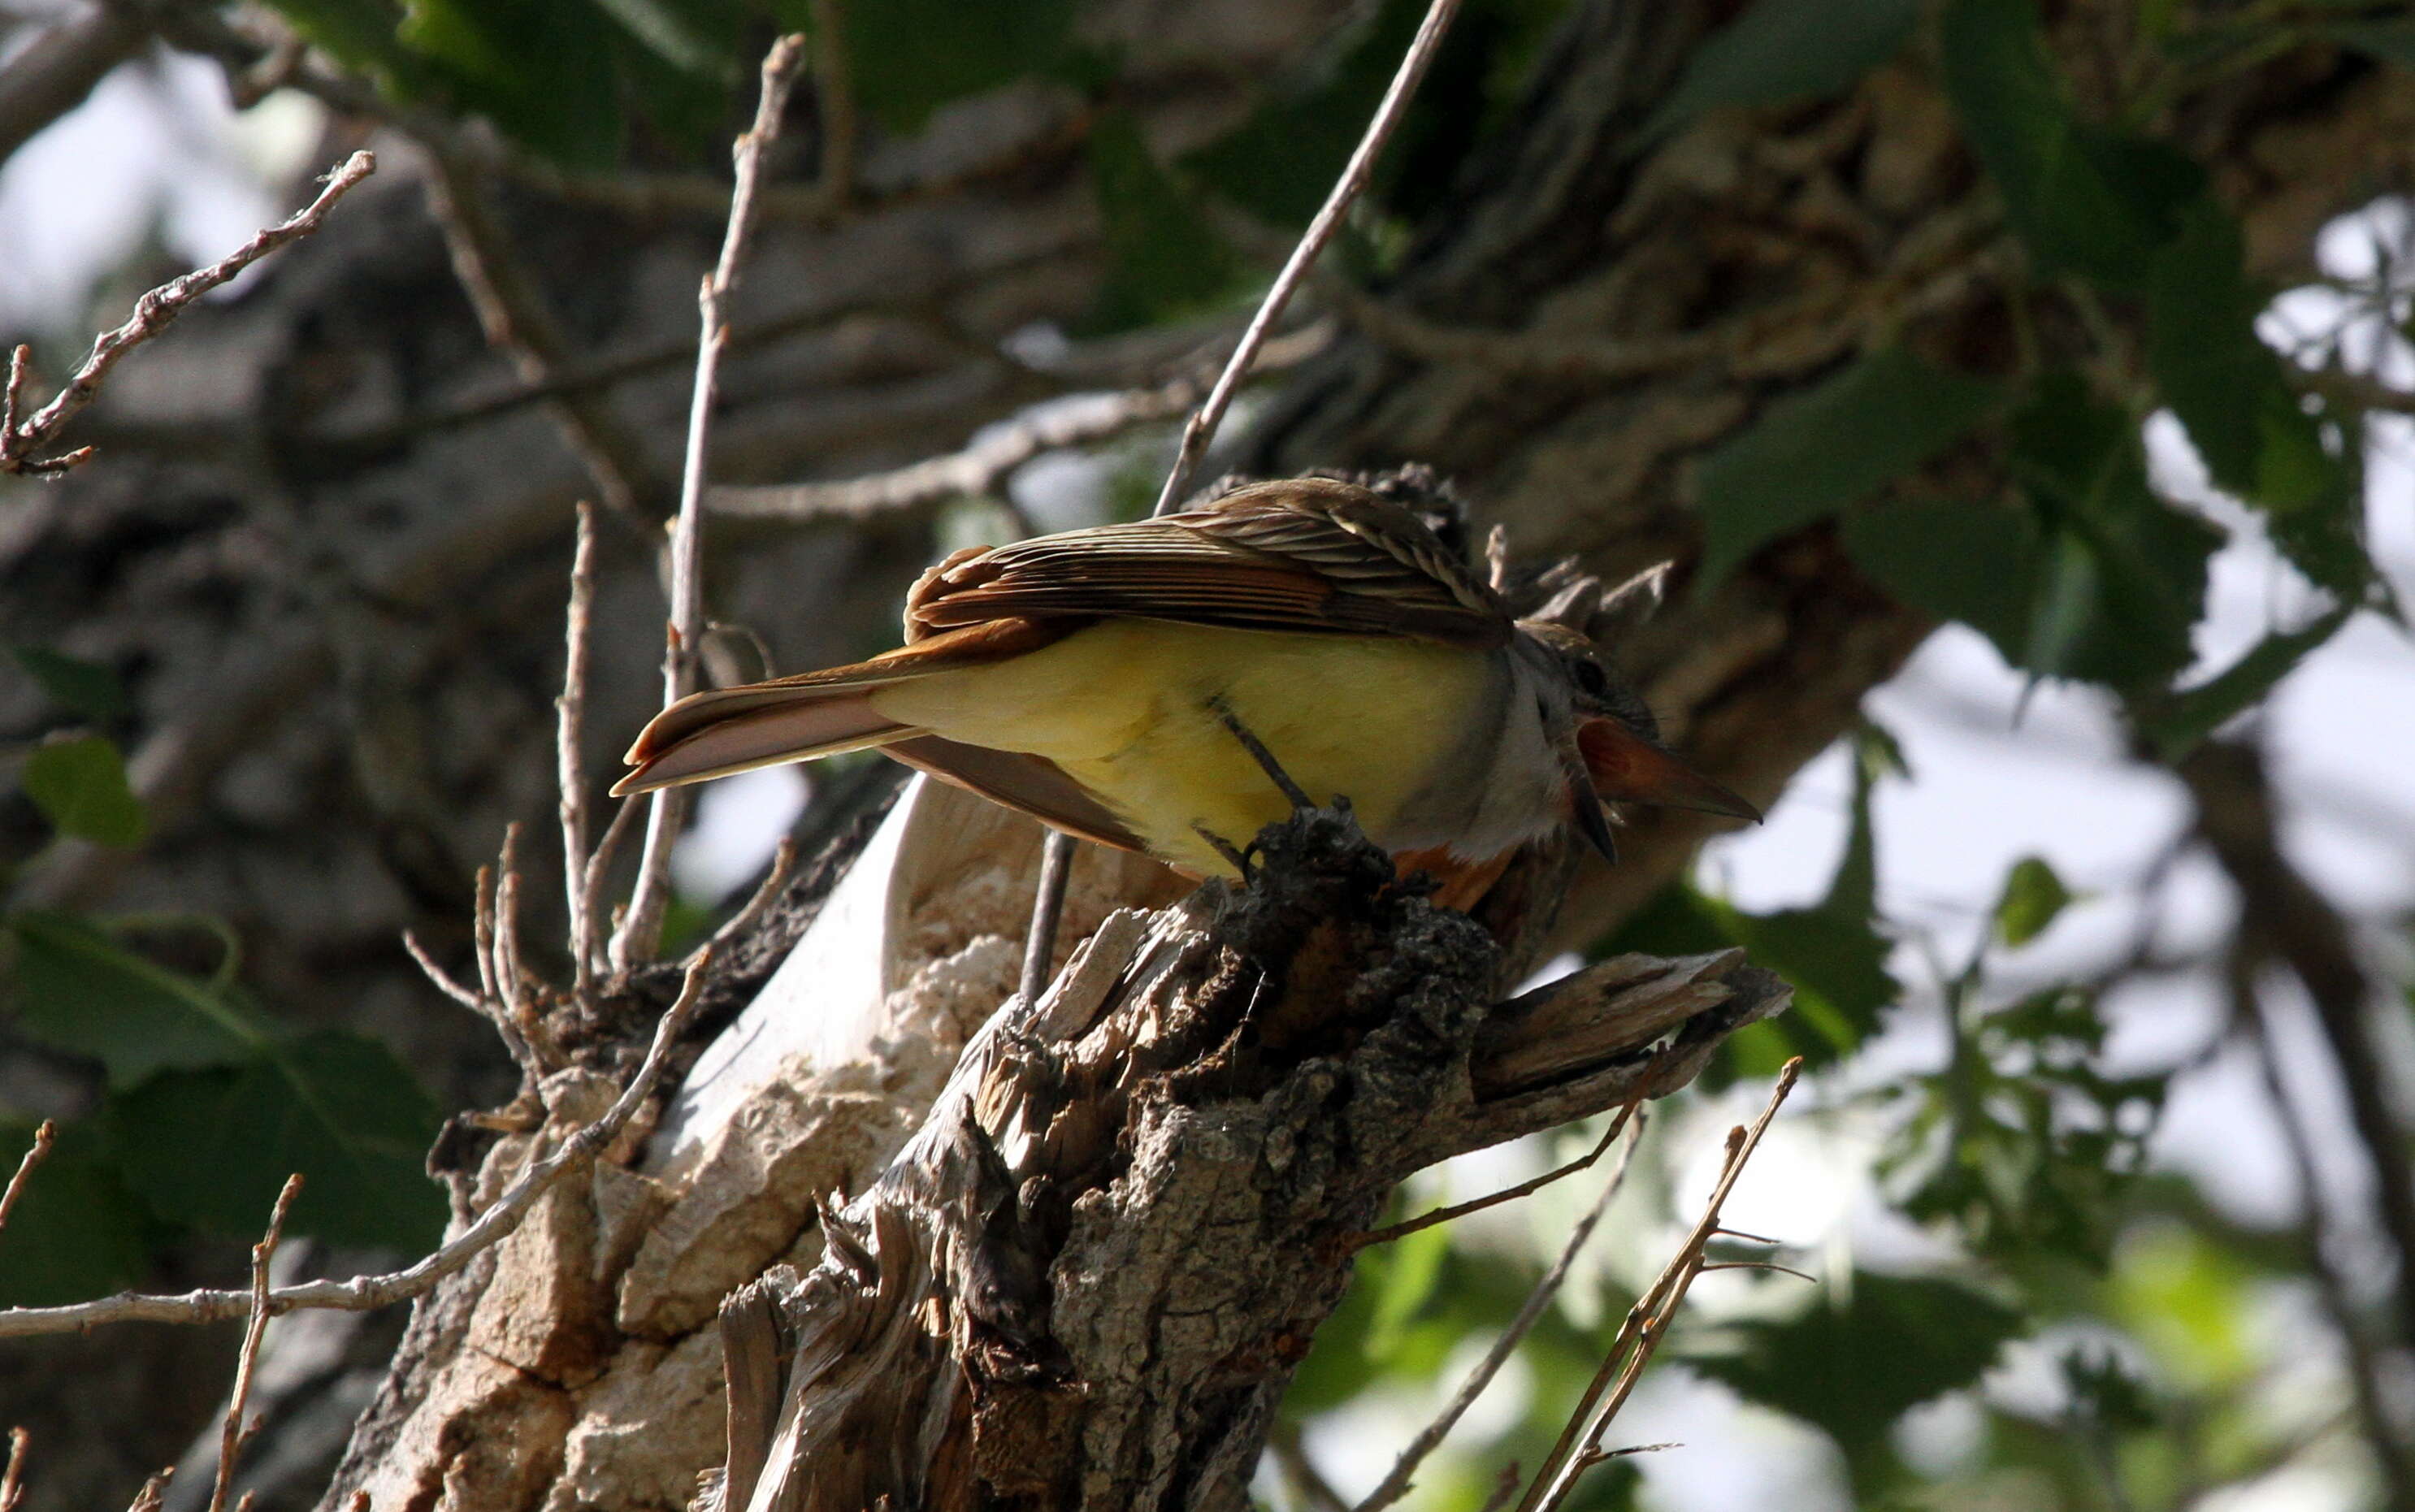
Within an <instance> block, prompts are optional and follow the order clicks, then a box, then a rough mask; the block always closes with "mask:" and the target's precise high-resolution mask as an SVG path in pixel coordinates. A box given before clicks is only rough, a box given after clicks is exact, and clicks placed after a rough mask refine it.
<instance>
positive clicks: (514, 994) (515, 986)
mask: <svg viewBox="0 0 2415 1512" xmlns="http://www.w3.org/2000/svg"><path fill="white" fill-rule="evenodd" d="M519 845H520V826H519V821H518V820H517V819H514V820H513V821H512V822H511V823H509V824H507V825H505V826H503V854H502V855H501V857H500V858H498V860H497V861H496V865H495V933H494V951H495V981H496V985H497V987H498V989H499V990H500V991H501V993H502V995H503V1009H504V1010H505V1011H506V1012H507V1013H509V1014H510V1015H511V1021H512V1027H513V1028H514V1029H516V1030H517V1031H518V1033H519V1037H520V1039H521V1040H523V1041H524V1042H525V1043H526V1044H527V1045H528V1047H529V1055H530V1058H531V1060H532V1061H533V1062H534V1063H535V1065H536V1066H537V1068H538V1070H539V1073H540V1074H541V1075H542V1074H544V1073H547V1072H550V1071H552V1070H554V1069H555V1068H556V1067H558V1066H560V1065H562V1052H561V1049H560V1047H559V1046H557V1045H556V1044H555V1043H554V1040H553V1035H552V1033H551V1032H550V1031H548V1030H547V1028H546V1026H545V1020H544V1017H543V1016H542V1015H541V1014H540V1013H539V1012H538V1010H537V993H538V990H539V983H538V982H537V981H536V979H535V976H534V974H533V973H532V972H531V971H530V970H529V969H528V966H527V964H526V962H525V960H524V958H523V957H522V956H521V954H520V864H519Z"/></svg>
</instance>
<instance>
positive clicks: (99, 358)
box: [0, 152, 377, 477]
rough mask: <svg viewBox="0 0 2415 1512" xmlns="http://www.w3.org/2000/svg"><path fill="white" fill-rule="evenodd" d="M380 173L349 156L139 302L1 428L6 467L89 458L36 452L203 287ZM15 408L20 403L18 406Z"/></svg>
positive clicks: (15, 370) (29, 468) (36, 470)
mask: <svg viewBox="0 0 2415 1512" xmlns="http://www.w3.org/2000/svg"><path fill="white" fill-rule="evenodd" d="M373 172H377V159H376V158H374V157H370V156H369V155H368V153H365V152H356V153H354V154H353V155H352V157H348V158H346V159H345V160H344V162H343V164H342V166H340V167H338V169H337V170H336V171H335V172H333V173H332V174H330V175H329V176H328V178H327V187H325V188H323V189H321V190H320V191H319V196H318V198H317V199H314V200H312V201H311V202H309V203H308V204H307V205H305V206H304V207H303V208H302V209H301V210H300V211H298V212H297V213H295V215H294V216H293V218H292V219H290V220H286V221H284V222H282V223H281V224H278V225H275V226H271V227H269V228H268V229H267V230H266V231H263V232H261V233H260V234H258V235H257V236H254V237H253V238H252V239H251V240H249V241H248V242H246V243H244V244H243V246H241V247H237V248H235V250H233V252H230V253H228V254H227V255H226V256H225V257H223V258H220V259H219V260H218V262H213V263H211V264H210V265H209V266H208V267H206V268H197V269H195V270H194V271H193V272H191V273H188V274H186V275H185V276H184V277H181V278H175V279H172V280H171V281H169V282H167V283H164V284H161V285H160V286H159V287H158V288H157V289H154V290H152V291H151V292H149V293H146V294H144V295H143V297H142V298H140V299H138V300H136V301H135V302H134V313H133V314H132V315H131V316H129V317H128V319H127V322H126V323H125V324H123V325H121V326H119V327H117V328H116V329H115V330H113V331H105V332H103V333H101V335H100V336H99V337H98V339H96V340H95V341H94V342H93V344H92V352H90V354H89V355H87V356H86V357H85V358H84V360H83V366H82V367H78V368H77V369H76V371H75V376H74V377H72V378H70V379H68V380H67V386H66V387H65V388H62V389H60V390H59V392H58V393H57V394H56V395H54V396H52V399H51V402H50V403H48V404H46V405H44V406H42V408H41V409H39V410H38V411H37V412H35V413H34V414H33V416H32V417H31V418H29V419H25V420H23V421H20V422H18V423H17V424H15V425H12V426H10V427H8V430H7V431H6V432H5V433H0V472H9V473H23V474H26V475H29V476H33V477H55V476H57V475H58V474H59V473H62V472H67V471H68V470H69V469H71V468H74V467H76V466H78V465H79V464H81V463H82V462H83V461H84V460H85V458H87V457H90V456H91V455H92V448H90V447H88V446H87V447H83V448H81V449H79V450H77V451H72V452H68V453H67V454H65V455H63V456H59V457H35V456H34V455H33V454H34V453H36V452H37V451H39V450H40V449H41V448H43V447H45V446H47V445H49V444H50V442H51V439H52V437H53V436H55V435H56V434H57V433H58V430H59V427H62V426H64V425H66V424H67V421H68V420H70V419H72V418H73V417H74V416H75V415H76V413H77V412H80V411H82V409H83V408H84V406H86V405H88V404H90V403H91V402H92V401H93V400H94V399H95V398H97V397H98V396H99V394H100V385H101V382H102V381H103V380H105V379H107V378H108V376H109V370H110V369H111V368H112V367H116V366H117V364H118V361H119V359H121V358H123V357H124V356H125V355H126V354H127V353H128V352H132V351H133V350H134V349H135V348H136V347H139V346H141V345H142V344H143V343H144V342H145V341H148V340H150V339H151V338H152V337H156V336H158V334H159V333H160V332H161V331H164V330H166V329H167V328H168V325H169V322H173V320H175V318H176V317H177V316H178V315H180V314H182V313H183V312H184V310H185V307H187V306H188V305H190V304H192V303H193V302H194V301H195V300H197V299H200V298H201V297H202V296H203V294H206V293H208V292H210V291H211V290H213V289H216V288H218V286H219V285H221V284H223V283H226V282H227V281H228V280H230V279H232V278H233V277H234V276H235V275H236V274H239V273H241V272H242V271H243V270H244V269H246V268H248V267H249V266H251V265H252V264H253V263H255V262H259V261H260V260H261V259H262V258H264V257H266V256H267V255H268V254H269V253H271V252H274V251H276V250H277V249H278V247H283V246H286V245H287V244H288V243H291V242H296V241H299V240H301V239H302V238H303V237H305V236H308V235H309V234H310V233H311V232H314V231H317V230H318V229H319V223H320V222H321V221H322V220H323V219H325V218H326V215H327V212H328V211H329V210H331V209H333V208H334V207H335V203H336V202H337V201H338V200H340V199H342V198H343V197H344V196H345V195H347V194H349V193H351V192H352V190H353V187H354V186H356V185H358V184H359V183H360V182H361V180H363V179H365V178H367V177H368V176H369V175H370V174H371V173H373ZM24 361H25V349H24V348H23V347H19V348H18V349H17V350H16V352H15V354H14V356H13V357H12V358H11V361H10V367H9V374H8V394H9V397H10V398H11V399H12V400H13V399H14V398H15V397H16V395H17V394H18V392H19V391H20V389H21V387H22V385H23V382H24V378H23V367H24ZM10 408H11V409H14V408H15V406H14V404H13V403H12V404H11V406H10Z"/></svg>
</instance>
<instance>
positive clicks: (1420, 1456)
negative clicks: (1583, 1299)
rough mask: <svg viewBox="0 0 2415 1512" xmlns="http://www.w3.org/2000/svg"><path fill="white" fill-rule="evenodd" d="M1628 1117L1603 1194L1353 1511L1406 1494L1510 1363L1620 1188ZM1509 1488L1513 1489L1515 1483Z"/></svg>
mask: <svg viewBox="0 0 2415 1512" xmlns="http://www.w3.org/2000/svg"><path fill="white" fill-rule="evenodd" d="M1630 1113H1636V1107H1635V1104H1634V1103H1631V1102H1630V1103H1628V1104H1627V1106H1625V1107H1623V1108H1621V1109H1619V1110H1618V1116H1617V1118H1615V1119H1614V1120H1613V1122H1612V1123H1611V1126H1610V1134H1609V1135H1608V1136H1607V1137H1606V1138H1605V1140H1604V1141H1603V1145H1597V1146H1596V1147H1595V1149H1594V1153H1593V1155H1592V1156H1587V1157H1586V1158H1585V1160H1584V1162H1583V1163H1585V1164H1590V1163H1591V1162H1592V1160H1593V1159H1594V1157H1595V1156H1598V1155H1599V1154H1600V1153H1601V1151H1602V1148H1603V1147H1604V1146H1606V1145H1607V1144H1608V1142H1609V1140H1610V1139H1614V1138H1616V1137H1617V1136H1618V1133H1619V1131H1620V1130H1623V1129H1625V1128H1626V1127H1627V1125H1628V1122H1629V1121H1630V1120H1629V1119H1628V1115H1629V1114H1630ZM1632 1121H1633V1123H1634V1125H1635V1137H1634V1138H1633V1139H1630V1140H1628V1142H1627V1144H1626V1145H1624V1146H1623V1147H1622V1148H1621V1149H1620V1150H1619V1152H1618V1163H1617V1165H1616V1166H1614V1167H1613V1169H1612V1171H1611V1173H1610V1179H1609V1180H1608V1181H1606V1182H1604V1183H1602V1188H1601V1195H1600V1196H1598V1197H1597V1198H1595V1199H1594V1203H1593V1205H1592V1206H1591V1207H1589V1208H1587V1209H1586V1210H1585V1215H1584V1216H1583V1218H1581V1219H1579V1220H1577V1223H1576V1227H1574V1228H1572V1229H1570V1230H1569V1231H1568V1243H1566V1244H1565V1245H1563V1246H1561V1247H1560V1254H1559V1258H1558V1259H1557V1260H1554V1261H1553V1262H1552V1268H1551V1269H1549V1270H1547V1271H1545V1272H1544V1273H1543V1277H1542V1280H1538V1281H1537V1282H1536V1283H1535V1289H1534V1290H1533V1291H1531V1292H1529V1293H1527V1294H1526V1300H1525V1302H1524V1303H1523V1305H1522V1306H1520V1308H1519V1309H1518V1315H1517V1316H1516V1317H1514V1318H1512V1319H1510V1320H1509V1326H1508V1327H1507V1328H1505V1329H1503V1330H1502V1333H1501V1337H1500V1338H1498V1339H1496V1340H1493V1347H1492V1348H1491V1349H1490V1350H1488V1351H1486V1352H1485V1355H1484V1358H1483V1359H1482V1360H1481V1361H1479V1362H1478V1365H1477V1367H1476V1369H1475V1370H1470V1371H1469V1372H1468V1374H1467V1379H1466V1380H1464V1381H1463V1382H1461V1383H1460V1384H1459V1390H1458V1392H1457V1393H1456V1394H1455V1395H1454V1396H1452V1398H1451V1399H1450V1401H1449V1403H1448V1405H1446V1406H1445V1407H1444V1408H1443V1410H1442V1411H1441V1412H1440V1413H1438V1414H1436V1415H1434V1419H1433V1421H1432V1422H1430V1423H1428V1424H1427V1425H1426V1426H1425V1427H1424V1428H1421V1429H1419V1430H1418V1435H1417V1437H1415V1438H1413V1439H1411V1440H1410V1441H1409V1443H1408V1446H1407V1447H1406V1448H1404V1449H1403V1450H1402V1451H1401V1456H1400V1458H1399V1459H1398V1460H1394V1461H1393V1463H1392V1469H1391V1472H1390V1473H1389V1474H1388V1475H1385V1477H1384V1479H1383V1481H1382V1483H1381V1484H1380V1485H1378V1486H1377V1487H1376V1488H1375V1489H1374V1490H1372V1491H1369V1492H1368V1493H1367V1499H1366V1500H1365V1501H1363V1502H1360V1503H1359V1504H1358V1505H1357V1507H1356V1508H1354V1509H1353V1512H1383V1509H1384V1508H1385V1507H1388V1506H1390V1505H1392V1504H1393V1503H1395V1502H1397V1501H1399V1500H1400V1499H1401V1498H1402V1497H1403V1496H1406V1495H1407V1494H1409V1488H1410V1486H1411V1484H1412V1478H1413V1477H1414V1476H1415V1475H1417V1472H1418V1466H1419V1465H1421V1464H1423V1463H1425V1460H1426V1457H1427V1456H1428V1455H1430V1454H1432V1453H1433V1452H1434V1450H1436V1449H1437V1448H1440V1447H1441V1446H1442V1441H1443V1439H1444V1438H1445V1437H1446V1436H1447V1435H1448V1433H1449V1432H1450V1430H1451V1429H1452V1427H1453V1426H1454V1425H1456V1424H1457V1423H1458V1422H1459V1420H1460V1418H1462V1417H1463V1416H1464V1415H1466V1413H1467V1410H1468V1409H1469V1408H1470V1407H1473V1406H1475V1405H1476V1399H1477V1398H1478V1397H1480V1396H1482V1395H1484V1388H1485V1387H1486V1386H1489V1385H1492V1384H1493V1377H1494V1376H1496V1375H1499V1374H1500V1373H1501V1368H1502V1367H1503V1366H1505V1365H1507V1364H1508V1363H1509V1356H1510V1355H1514V1354H1516V1353H1517V1351H1518V1346H1519V1344H1521V1343H1522V1342H1523V1341H1524V1340H1525V1338H1526V1335H1527V1334H1528V1333H1530V1332H1532V1331H1533V1330H1534V1327H1535V1325H1536V1324H1537V1323H1539V1322H1540V1321H1542V1316H1543V1310H1544V1309H1546V1308H1548V1307H1550V1306H1551V1305H1552V1299H1553V1297H1555V1296H1557V1295H1559V1293H1560V1288H1561V1287H1562V1286H1563V1285H1565V1284H1566V1283H1567V1281H1568V1271H1569V1270H1570V1269H1571V1268H1572V1267H1573V1266H1574V1265H1576V1259H1577V1255H1578V1253H1579V1252H1580V1251H1582V1250H1583V1249H1584V1247H1585V1241H1586V1240H1588V1239H1590V1238H1592V1237H1593V1231H1594V1227H1595V1225H1597V1224H1598V1223H1599V1222H1600V1221H1601V1216H1602V1214H1604V1213H1605V1212H1608V1211H1609V1210H1610V1204H1611V1200H1612V1199H1613V1198H1614V1197H1616V1196H1617V1195H1618V1189H1619V1188H1620V1187H1621V1186H1622V1185H1624V1184H1625V1183H1626V1180H1627V1167H1628V1161H1630V1160H1633V1159H1634V1158H1635V1146H1636V1145H1639V1144H1641V1143H1642V1142H1643V1115H1641V1114H1640V1113H1636V1116H1635V1117H1634V1119H1633V1120H1632ZM1562 1169H1563V1170H1573V1169H1576V1166H1575V1165H1574V1164H1571V1165H1570V1166H1567V1167H1563V1168H1562ZM1530 1190H1531V1189H1530ZM1510 1490H1511V1493H1512V1494H1515V1491H1516V1486H1515V1483H1514V1482H1513V1483H1512V1485H1511V1487H1510ZM1502 1500H1503V1502H1504V1503H1507V1501H1508V1497H1506V1496H1505V1497H1503V1498H1502Z"/></svg>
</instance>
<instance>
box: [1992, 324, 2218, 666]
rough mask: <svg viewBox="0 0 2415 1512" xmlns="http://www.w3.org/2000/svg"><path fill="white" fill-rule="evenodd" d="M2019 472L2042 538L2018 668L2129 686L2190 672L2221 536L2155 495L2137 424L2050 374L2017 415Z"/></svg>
mask: <svg viewBox="0 0 2415 1512" xmlns="http://www.w3.org/2000/svg"><path fill="white" fill-rule="evenodd" d="M2011 469H2012V472H2013V475H2014V476H2015V477H2016V478H2018V480H2019V481H2020V483H2021V485H2022V487H2023V488H2024V490H2025V491H2026V492H2027V493H2028V495H2029V497H2030V501H2031V503H2032V505H2033V508H2035V510H2036V511H2037V517H2038V520H2039V524H2040V527H2041V530H2042V533H2043V540H2042V546H2041V550H2040V552H2039V555H2038V559H2037V561H2038V587H2037V590H2036V595H2037V596H2036V601H2035V603H2034V604H2033V608H2032V611H2031V618H2030V626H2029V633H2028V635H2027V636H2025V637H2024V640H2023V645H2022V650H2021V654H2020V655H2019V656H2018V657H2017V658H2015V661H2016V665H2018V666H2023V667H2026V668H2027V669H2029V670H2030V671H2033V672H2035V673H2037V674H2038V675H2040V676H2042V677H2070V678H2082V679H2088V680H2093V681H2099V682H2104V683H2108V684H2109V685H2111V686H2113V687H2116V688H2123V689H2138V688H2144V687H2150V686H2153V685H2154V684H2156V683H2159V682H2161V681H2165V680H2166V679H2168V678H2170V677H2171V676H2173V675H2174V674H2176V673H2178V672H2179V671H2180V670H2181V669H2182V668H2183V667H2184V666H2187V665H2188V663H2189V661H2190V645H2189V636H2190V631H2191V629H2192V628H2193V627H2194V626H2195V625H2196V623H2197V621H2198V614H2199V611H2200V609H2201V608H2202V606H2203V604H2204V600H2205V580H2206V562H2207V560H2208V559H2209V558H2211V557H2212V556H2213V551H2214V548H2215V547H2217V546H2220V545H2221V543H2222V539H2223V537H2222V532H2221V531H2217V530H2215V529H2214V528H2213V526H2211V525H2209V524H2207V523H2206V522H2205V521H2203V520H2201V519H2199V518H2198V517H2197V516H2192V515H2185V514H2183V513H2181V512H2179V511H2178V510H2175V509H2173V508H2171V507H2170V506H2169V505H2168V504H2166V503H2165V502H2163V501H2162V500H2160V499H2158V498H2156V497H2155V494H2154V492H2153V489H2151V488H2150V487H2148V486H2147V464H2146V453H2145V449H2144V447H2143V445H2142V443H2141V442H2140V440H2139V436H2138V426H2137V425H2136V424H2135V423H2134V422H2133V421H2132V420H2131V418H2130V416H2129V415H2128V414H2127V413H2126V412H2123V411H2122V410H2120V409H2118V408H2115V407H2113V406H2111V405H2106V404H2099V403H2097V402H2096V400H2095V399H2094V398H2093V397H2092V396H2091V395H2090V394H2089V392H2088V386H2087V384H2086V383H2085V382H2083V381H2082V380H2081V379H2079V378H2078V376H2077V375H2075V374H2071V373H2066V372H2055V373H2048V374H2046V375H2044V376H2043V377H2042V378H2041V379H2040V380H2039V381H2038V384H2037V387H2036V390H2035V392H2034V394H2033V397H2032V398H2031V401H2030V403H2029V404H2028V405H2027V406H2025V407H2024V408H2023V409H2022V411H2021V412H2019V413H2018V414H2017V415H2016V416H2015V417H2014V420H2013V455H2012V457H2011Z"/></svg>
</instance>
